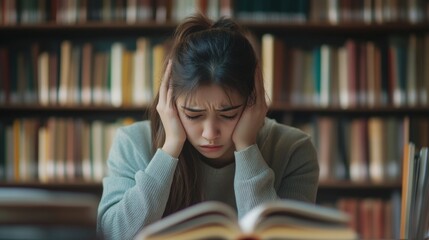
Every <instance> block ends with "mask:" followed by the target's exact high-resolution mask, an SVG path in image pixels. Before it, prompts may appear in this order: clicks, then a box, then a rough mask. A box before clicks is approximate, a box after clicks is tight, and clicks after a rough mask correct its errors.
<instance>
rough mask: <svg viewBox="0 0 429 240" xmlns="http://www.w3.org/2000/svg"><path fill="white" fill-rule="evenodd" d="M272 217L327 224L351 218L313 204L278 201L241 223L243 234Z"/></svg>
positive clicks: (252, 214) (247, 215)
mask: <svg viewBox="0 0 429 240" xmlns="http://www.w3.org/2000/svg"><path fill="white" fill-rule="evenodd" d="M270 215H276V216H283V215H284V216H289V217H290V218H292V217H293V218H296V219H312V221H314V222H319V223H322V222H325V223H343V224H345V223H347V222H348V221H349V216H348V215H347V214H345V213H343V212H341V211H338V210H336V209H332V208H327V207H322V206H317V205H314V204H311V203H305V202H300V201H295V200H286V199H284V200H278V201H274V202H270V203H267V204H263V205H260V206H258V207H256V208H254V209H253V210H251V211H250V212H248V213H247V214H246V215H244V216H243V218H242V219H240V221H239V225H240V227H241V229H242V231H243V232H245V233H251V232H253V231H254V230H255V229H257V226H258V225H259V224H261V222H263V221H265V220H266V219H267V218H269V217H270Z"/></svg>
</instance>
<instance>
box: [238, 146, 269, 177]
mask: <svg viewBox="0 0 429 240" xmlns="http://www.w3.org/2000/svg"><path fill="white" fill-rule="evenodd" d="M234 155H235V165H236V174H235V177H236V179H238V180H245V179H249V178H252V177H255V176H256V175H259V174H260V173H262V172H264V171H266V170H267V169H268V168H269V166H268V164H267V163H266V162H265V160H264V158H263V157H262V154H261V151H260V150H259V147H258V145H256V144H253V145H251V146H249V147H247V148H245V149H243V150H241V151H237V152H234Z"/></svg>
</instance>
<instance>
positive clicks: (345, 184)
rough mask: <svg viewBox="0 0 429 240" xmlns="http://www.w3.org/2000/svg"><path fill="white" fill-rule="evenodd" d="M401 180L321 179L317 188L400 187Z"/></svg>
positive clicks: (392, 188) (368, 188)
mask: <svg viewBox="0 0 429 240" xmlns="http://www.w3.org/2000/svg"><path fill="white" fill-rule="evenodd" d="M401 185H402V183H401V182H383V183H373V182H350V181H322V182H319V190H328V189H337V190H345V189H347V190H370V189H372V190H377V189H383V190H386V189H390V190H394V189H401Z"/></svg>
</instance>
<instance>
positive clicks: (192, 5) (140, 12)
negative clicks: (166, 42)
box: [0, 0, 232, 25]
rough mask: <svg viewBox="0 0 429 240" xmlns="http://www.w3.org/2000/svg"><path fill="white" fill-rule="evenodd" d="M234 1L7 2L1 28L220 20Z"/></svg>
mask: <svg viewBox="0 0 429 240" xmlns="http://www.w3.org/2000/svg"><path fill="white" fill-rule="evenodd" d="M231 1H232V0H156V1H154V0H4V1H2V2H3V4H0V25H1V24H4V25H15V24H34V23H46V22H54V23H59V24H76V23H86V22H93V21H97V22H126V23H137V22H145V21H146V22H151V21H157V22H160V23H163V22H166V21H179V20H181V19H183V18H184V17H186V16H188V15H190V14H193V13H196V12H202V13H204V14H206V15H207V16H209V17H211V18H213V19H217V18H219V17H220V16H231V15H232V12H231V11H232V5H231Z"/></svg>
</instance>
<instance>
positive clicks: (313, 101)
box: [0, 34, 429, 108]
mask: <svg viewBox="0 0 429 240" xmlns="http://www.w3.org/2000/svg"><path fill="white" fill-rule="evenodd" d="M261 46H262V48H261V49H262V50H261V51H262V53H261V55H262V64H263V71H264V81H265V86H266V91H267V94H268V96H269V98H270V99H271V100H272V101H273V102H275V103H287V104H289V105H291V106H317V107H332V106H335V107H341V108H353V107H358V106H365V107H380V106H394V107H403V106H410V107H412V106H428V105H429V69H428V68H427V67H425V66H427V65H429V35H424V36H416V35H410V36H409V37H392V38H390V39H389V40H388V42H387V43H385V44H383V43H378V42H373V41H364V42H361V41H357V40H350V39H349V40H346V41H345V42H344V43H343V44H341V45H338V44H328V43H314V44H312V45H311V46H303V45H300V44H299V43H296V42H290V41H289V40H288V39H283V38H280V37H278V36H274V35H271V34H265V35H263V37H262V43H261ZM169 47H170V42H169V41H167V40H165V39H157V38H147V37H139V38H137V39H128V40H127V39H126V40H123V41H109V40H103V41H93V42H84V43H82V42H79V41H73V42H72V41H69V40H64V41H61V42H51V43H39V42H34V43H32V44H30V47H28V46H23V45H20V44H17V45H11V46H9V47H7V48H6V47H0V77H1V79H2V82H1V84H0V104H28V103H39V104H41V105H56V104H60V105H111V106H130V105H133V106H144V105H147V104H149V103H150V102H151V100H152V99H153V96H154V93H156V92H157V89H158V85H159V81H160V79H161V77H162V74H163V73H162V67H163V64H164V59H165V56H166V54H167V53H168V51H169Z"/></svg>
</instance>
